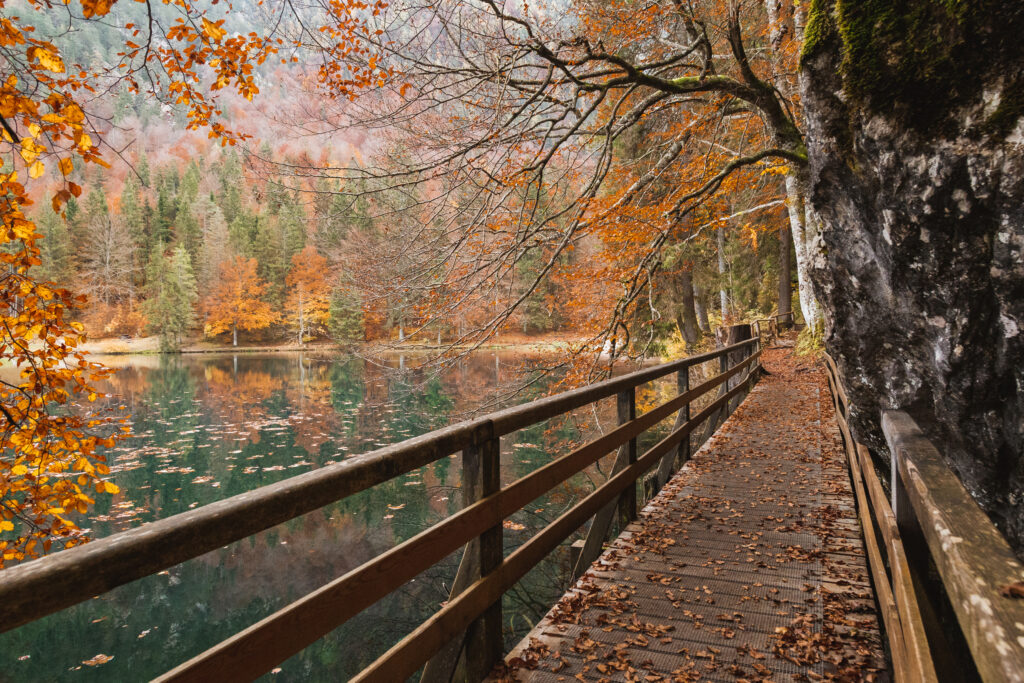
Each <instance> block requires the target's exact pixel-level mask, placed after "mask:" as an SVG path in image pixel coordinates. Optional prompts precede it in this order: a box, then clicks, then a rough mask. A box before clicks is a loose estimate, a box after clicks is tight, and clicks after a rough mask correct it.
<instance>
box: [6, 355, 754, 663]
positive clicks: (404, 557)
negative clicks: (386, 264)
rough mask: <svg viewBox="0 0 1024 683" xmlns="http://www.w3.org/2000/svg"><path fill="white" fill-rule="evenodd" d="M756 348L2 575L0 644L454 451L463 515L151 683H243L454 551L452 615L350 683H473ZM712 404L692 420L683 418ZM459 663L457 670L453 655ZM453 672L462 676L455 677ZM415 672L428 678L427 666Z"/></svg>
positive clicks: (603, 385)
mask: <svg viewBox="0 0 1024 683" xmlns="http://www.w3.org/2000/svg"><path fill="white" fill-rule="evenodd" d="M760 356H761V339H760V338H753V339H749V340H746V341H743V342H740V343H737V344H734V345H731V346H728V347H725V348H721V349H718V350H716V351H713V352H710V353H705V354H702V355H698V356H691V357H689V358H684V359H681V360H678V361H674V362H672V363H667V364H664V365H660V366H657V367H652V368H646V369H643V370H640V371H638V372H634V373H631V374H627V375H623V376H620V377H615V378H613V379H609V380H606V381H603V382H599V383H596V384H593V385H590V386H587V387H583V388H581V389H577V390H575V391H569V392H565V393H562V394H559V395H556V396H552V397H549V398H545V399H541V400H538V401H533V402H531V403H527V404H524V405H520V406H516V407H513V408H509V409H507V410H502V411H500V412H496V413H492V414H490V415H487V416H485V417H482V418H479V419H475V420H471V421H468V422H463V423H461V424H458V425H454V426H451V427H447V428H444V429H440V430H437V431H434V432H431V433H429V434H425V435H422V436H419V437H416V438H413V439H409V440H407V441H404V442H402V443H399V444H395V445H392V446H387V447H385V448H381V449H379V450H376V451H373V452H370V453H366V454H364V455H360V456H356V457H353V458H350V459H348V460H346V461H344V462H341V463H337V464H335V465H330V466H327V467H324V468H321V469H319V470H315V471H312V472H307V473H305V474H302V475H299V476H296V477H292V478H289V479H286V480H284V481H281V482H278V483H275V484H271V485H269V486H265V487H262V488H259V489H255V490H253V491H249V492H247V493H242V494H239V495H236V496H232V497H231V498H227V499H225V500H222V501H218V502H216V503H212V504H210V505H206V506H203V507H200V508H197V509H195V510H190V511H188V512H184V513H181V514H178V515H175V516H173V517H168V518H167V519H163V520H159V521H156V522H152V523H149V524H144V525H142V526H140V527H138V528H135V529H131V530H128V531H124V532H121V533H118V534H115V535H113V536H109V537H107V538H102V539H99V540H96V541H94V542H92V543H89V544H86V545H83V546H79V547H76V548H72V549H70V550H65V551H62V552H59V553H56V554H54V555H51V556H48V557H45V558H43V559H40V560H36V561H33V562H29V563H26V564H23V565H19V566H16V567H13V568H10V569H6V570H4V571H3V572H0V632H2V631H6V630H10V629H12V628H16V627H18V626H20V625H23V624H25V623H28V622H30V621H33V620H36V619H39V618H41V617H43V616H45V615H47V614H51V613H53V612H56V611H58V610H61V609H64V608H66V607H69V606H71V605H74V604H76V603H79V602H82V601H84V600H87V599H89V598H92V597H93V596H95V595H98V594H100V593H104V592H106V591H109V590H111V589H113V588H115V587H117V586H120V585H123V584H125V583H128V582H130V581H134V580H136V579H139V578H142V577H145V576H148V575H151V574H155V573H157V572H159V571H162V570H164V569H166V568H168V567H171V566H173V565H175V564H178V563H180V562H184V561H186V560H189V559H192V558H195V557H198V556H199V555H202V554H203V553H206V552H208V551H210V550H214V549H217V548H220V547H222V546H224V545H226V544H228V543H231V542H234V541H238V540H241V539H243V538H246V537H248V536H251V535H252V534H255V533H257V532H260V531H263V530H265V529H268V528H270V527H272V526H274V525H277V524H280V523H282V522H286V521H288V520H290V519H294V518H296V517H298V516H300V515H303V514H306V513H308V512H312V511H314V510H316V509H318V508H321V507H323V506H325V505H328V504H330V503H333V502H336V501H338V500H341V499H343V498H345V497H347V496H351V495H353V494H355V493H358V492H359V491H363V490H365V489H368V488H370V487H372V486H374V485H377V484H380V483H382V482H384V481H387V480H389V479H392V478H394V477H397V476H399V475H401V474H404V473H407V472H410V471H412V470H414V469H417V468H419V467H422V466H424V465H426V464H428V463H431V462H433V461H436V460H439V459H441V458H444V457H447V456H449V455H450V454H453V453H455V452H458V451H461V452H462V462H463V496H464V501H463V502H464V505H463V508H462V509H461V510H460V511H458V512H456V513H455V514H453V515H451V516H449V517H448V518H446V519H445V520H444V521H442V522H440V523H438V524H436V525H434V526H432V527H430V528H428V529H426V530H425V531H423V532H421V533H419V534H418V535H416V536H414V537H412V538H410V539H409V540H407V541H405V542H403V543H401V544H399V545H397V546H395V547H394V548H392V549H391V550H389V551H387V552H385V553H383V554H381V555H379V556H377V557H375V558H373V559H372V560H370V561H368V562H366V563H364V564H362V565H360V566H359V567H357V568H355V569H353V570H352V571H350V572H348V573H347V574H345V575H344V576H341V577H340V578H338V579H336V580H334V581H332V582H330V583H328V584H326V585H325V586H322V587H321V588H319V589H317V590H315V591H313V592H311V593H309V594H307V595H305V596H304V597H302V598H300V599H298V600H296V601H295V602H293V603H291V604H290V605H288V606H286V607H284V608H283V609H281V610H278V611H277V612H275V613H274V614H272V615H270V616H268V617H266V618H265V619H263V620H262V621H259V622H258V623H256V624H253V625H252V626H250V627H249V628H247V629H245V630H243V631H241V632H239V633H237V634H235V635H234V636H232V637H230V638H228V639H227V640H225V641H223V642H221V643H220V644H218V645H216V646H214V647H212V648H210V649H209V650H207V651H206V652H204V653H202V654H200V655H198V656H196V657H194V658H193V659H191V660H189V661H187V662H185V663H183V664H182V665H180V666H178V667H177V668H175V669H173V670H172V671H169V672H168V673H166V674H164V675H163V676H162V677H160V678H159V679H158V680H161V681H185V680H189V681H191V680H217V681H223V680H247V679H253V678H255V677H257V676H259V675H261V674H263V673H265V672H267V671H270V670H271V669H272V668H274V667H275V666H277V665H278V664H280V663H281V662H283V661H284V660H286V659H288V658H289V657H291V656H292V655H294V654H296V653H297V652H299V651H301V650H302V649H304V648H305V647H307V646H308V645H310V644H312V643H313V642H315V641H316V640H318V639H319V638H321V637H322V636H324V635H325V634H327V633H328V632H330V631H332V630H333V629H335V628H337V627H338V626H340V625H341V624H343V623H345V622H346V621H347V620H349V619H350V618H352V617H353V616H355V615H356V614H358V613H359V612H361V611H362V610H364V609H366V608H367V607H369V606H371V605H373V604H374V603H375V602H377V601H378V600H380V599H382V598H383V597H385V596H386V595H388V594H389V593H391V592H392V591H394V590H396V589H397V588H399V587H400V586H402V585H403V584H404V583H405V582H407V581H409V580H410V579H412V578H414V577H415V576H417V575H418V574H420V573H421V572H423V571H425V570H427V569H429V568H430V567H432V566H433V565H435V564H437V563H438V562H440V561H442V560H443V559H444V558H446V557H448V556H449V555H451V554H452V553H453V552H455V551H457V550H458V549H459V548H460V547H463V546H465V551H464V553H463V558H462V562H461V564H460V566H459V570H458V575H457V578H456V580H455V582H454V586H453V589H452V595H451V598H450V600H449V601H448V602H447V603H446V604H445V606H444V607H442V608H441V609H440V611H438V612H437V613H435V614H434V615H433V616H431V617H430V618H429V619H427V620H426V621H425V622H424V623H423V624H422V625H420V626H419V627H418V628H417V629H415V630H414V631H413V632H412V633H411V634H409V635H408V636H407V637H405V638H404V639H403V640H401V641H400V642H399V643H398V644H397V645H395V646H394V647H392V648H391V649H390V650H389V651H388V652H386V653H385V654H384V655H382V656H381V657H380V658H379V659H377V661H375V662H374V663H373V664H371V665H370V666H369V667H368V668H367V669H365V670H364V671H363V672H362V673H360V674H359V675H358V676H357V677H356V678H355V679H353V680H359V681H387V682H389V683H390V682H393V681H401V680H406V679H407V678H408V677H409V676H411V675H412V674H414V673H415V672H416V671H417V670H419V669H420V668H421V667H423V668H424V678H426V679H428V680H445V681H447V680H450V679H451V677H452V672H453V671H454V669H455V667H456V666H459V667H460V670H461V672H462V674H463V676H464V677H465V678H468V679H470V680H478V679H480V678H482V677H483V676H484V675H486V674H487V673H488V672H489V671H490V669H491V668H492V667H493V666H494V664H496V663H497V662H498V660H499V659H500V658H501V655H502V647H503V639H502V634H501V624H502V618H501V597H502V595H503V594H504V593H505V591H507V590H508V589H509V588H511V587H512V586H513V585H514V584H515V583H516V582H517V581H519V580H520V579H521V578H522V577H523V576H524V575H525V574H526V573H527V572H528V571H529V570H530V569H532V568H533V567H535V566H536V565H537V564H538V563H539V562H540V561H541V560H542V559H543V558H544V557H545V556H547V555H548V554H549V553H551V552H552V551H553V550H554V549H555V548H557V547H558V546H559V545H560V544H562V543H563V542H564V541H565V540H566V539H567V538H569V537H570V536H571V535H572V534H574V533H575V532H576V531H577V530H578V529H580V528H581V527H583V526H584V525H586V523H587V522H588V520H591V519H592V520H593V521H592V523H591V524H590V526H589V530H588V534H587V537H586V540H585V542H584V547H583V549H582V552H581V553H580V557H579V560H578V562H577V567H576V570H577V572H578V571H580V570H581V569H582V568H585V567H586V566H587V565H589V563H590V562H591V561H592V560H593V559H594V558H596V557H597V555H598V554H599V553H600V551H601V547H602V545H603V543H604V542H605V541H606V538H607V536H608V533H609V530H610V529H611V528H612V522H613V520H614V518H615V517H616V513H618V516H619V517H620V518H621V520H622V521H628V520H631V519H634V518H635V517H636V514H637V500H636V488H637V486H636V482H637V481H638V479H640V478H641V477H643V476H644V474H645V473H646V472H648V471H649V470H655V475H654V478H655V482H656V487H657V488H660V486H661V485H663V484H664V482H665V481H666V480H667V479H668V478H669V476H670V475H671V473H672V472H673V471H674V470H675V469H676V468H677V467H679V466H680V465H681V464H682V463H683V462H685V461H686V460H687V459H688V458H689V456H690V447H691V439H690V435H691V434H695V433H696V432H697V429H698V427H700V426H701V425H702V424H704V423H707V426H706V429H705V430H704V433H703V437H704V438H706V437H707V436H709V435H710V433H711V432H712V431H713V430H714V429H715V428H716V426H717V425H718V424H719V423H720V422H721V421H722V420H723V419H724V417H725V416H727V415H728V414H729V412H731V410H732V409H733V407H734V405H735V404H736V403H737V402H738V401H740V400H742V395H741V394H742V393H743V392H745V391H747V390H749V388H750V387H751V386H752V385H753V383H754V382H756V381H757V378H758V376H759V373H760V370H761V365H760V360H759V359H760ZM716 359H717V360H718V361H719V364H720V365H719V367H720V373H719V374H718V375H717V376H715V377H713V378H712V379H709V380H706V381H704V382H701V383H700V384H699V385H697V386H695V387H693V388H691V387H690V372H689V371H690V368H692V367H694V366H697V365H700V364H702V363H706V362H708V361H713V360H716ZM672 374H675V375H676V378H677V387H678V392H679V393H678V395H677V396H675V397H674V398H673V399H671V400H669V401H667V402H665V403H663V404H661V405H659V406H657V407H656V408H653V409H651V410H649V411H647V412H646V413H644V414H642V415H637V414H636V402H635V392H636V388H637V387H638V386H640V385H643V384H646V383H648V382H651V381H653V380H656V379H659V378H662V377H666V376H669V375H672ZM716 389H717V393H716V395H715V396H714V397H713V400H711V401H710V403H709V404H708V405H707V406H705V407H704V408H703V409H701V410H700V411H699V412H698V413H697V414H696V415H692V416H691V415H690V406H691V403H693V402H694V401H695V400H696V399H698V398H700V397H702V396H704V395H705V394H707V393H708V392H711V391H713V390H716ZM613 396H614V397H616V401H617V406H618V422H619V425H618V426H617V427H616V428H615V429H613V430H611V431H609V432H608V433H606V434H604V435H603V436H601V437H600V438H597V439H595V440H594V441H591V442H589V443H586V444H584V445H582V446H580V447H578V448H576V449H575V450H573V451H571V452H570V453H567V454H565V455H563V456H561V457H557V458H553V459H552V460H551V462H549V463H548V464H546V465H544V466H542V467H540V468H538V469H537V470H535V471H533V472H532V473H530V474H528V475H527V476H525V477H522V478H521V479H518V480H516V481H514V482H512V483H511V484H508V485H505V486H502V485H501V482H500V478H499V465H500V451H501V449H500V439H501V438H502V437H503V436H505V435H508V434H512V433H513V432H515V431H517V430H519V429H523V428H524V427H528V426H530V425H534V424H536V423H538V422H541V421H543V420H547V419H550V418H552V417H556V416H559V415H563V414H565V413H567V412H568V411H571V410H574V409H576V408H580V407H582V406H586V405H589V404H592V403H594V402H596V401H599V400H601V399H604V398H610V397H613ZM674 414H675V415H676V419H675V423H674V425H673V428H672V430H671V432H670V433H669V434H668V436H666V437H664V438H663V439H662V440H661V441H659V442H658V443H657V444H656V445H654V446H653V447H651V448H650V449H649V450H647V451H646V452H645V453H643V454H638V453H637V437H638V436H639V435H641V434H642V433H644V432H646V431H647V430H649V429H651V428H652V427H654V426H655V425H657V424H658V423H660V422H661V421H663V420H666V419H667V418H671V417H672V416H673V415H674ZM616 449H617V451H618V454H617V457H616V460H615V464H614V466H613V469H612V472H611V474H610V475H609V477H608V479H607V481H605V482H604V483H603V484H601V485H600V486H599V487H597V488H596V489H595V490H594V491H593V492H592V493H590V494H589V495H587V496H586V497H585V498H584V499H583V500H581V501H579V502H578V503H577V504H576V505H575V506H574V507H572V508H571V509H569V510H568V511H567V512H565V513H563V514H562V515H561V516H559V517H558V518H557V519H556V520H554V521H553V522H552V523H551V524H549V525H548V526H546V527H544V528H543V529H542V530H541V531H539V532H538V533H537V534H536V535H535V536H533V537H532V538H531V539H529V540H528V541H527V542H526V543H524V544H523V545H521V546H520V547H519V548H517V549H516V550H515V551H513V552H512V553H511V554H509V555H508V557H504V556H503V550H502V522H503V520H504V519H505V518H507V517H509V516H510V515H512V514H513V513H514V512H516V511H517V510H519V509H520V508H522V507H523V506H524V505H527V504H528V503H530V502H531V501H533V500H535V499H536V498H538V497H540V496H541V495H543V494H545V493H546V492H548V491H550V490H551V489H552V488H554V487H555V486H557V485H559V484H560V483H562V482H564V481H566V480H567V479H568V478H569V477H571V476H573V475H575V474H577V473H578V472H580V471H582V470H583V469H584V468H586V467H588V466H590V465H592V464H594V463H596V462H597V461H598V460H599V459H600V458H602V457H604V456H605V455H607V454H610V453H612V452H613V451H616ZM463 653H464V654H463ZM460 659H461V664H460ZM424 665H426V666H424Z"/></svg>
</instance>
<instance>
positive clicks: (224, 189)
mask: <svg viewBox="0 0 1024 683" xmlns="http://www.w3.org/2000/svg"><path fill="white" fill-rule="evenodd" d="M242 196H243V193H242V163H241V161H240V160H239V158H238V152H237V151H235V150H233V149H232V150H230V151H228V152H227V153H225V154H224V157H223V161H222V162H221V166H220V199H219V204H220V210H221V212H223V214H224V220H225V221H227V223H228V225H232V224H233V223H234V222H235V219H236V218H238V216H240V215H241V213H242Z"/></svg>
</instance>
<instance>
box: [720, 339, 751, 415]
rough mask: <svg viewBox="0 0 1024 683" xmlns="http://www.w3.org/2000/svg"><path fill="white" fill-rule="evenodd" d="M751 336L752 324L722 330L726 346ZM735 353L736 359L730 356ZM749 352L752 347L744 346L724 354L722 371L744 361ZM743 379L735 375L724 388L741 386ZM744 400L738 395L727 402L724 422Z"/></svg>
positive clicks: (723, 412)
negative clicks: (739, 349) (737, 350)
mask: <svg viewBox="0 0 1024 683" xmlns="http://www.w3.org/2000/svg"><path fill="white" fill-rule="evenodd" d="M750 336H751V331H750V325H730V326H729V327H726V328H725V329H723V330H722V337H723V342H724V344H725V346H732V345H733V344H739V343H740V342H741V341H746V340H747V339H750ZM734 353H735V355H736V358H735V359H734V358H731V357H730V356H732V355H733V354H734ZM749 353H750V349H749V348H744V349H743V350H741V351H739V352H735V351H734V352H732V353H725V354H722V356H721V360H720V362H721V371H722V372H726V371H728V370H729V369H731V368H732V367H733V366H734V365H736V364H737V363H739V362H740V361H742V360H743V359H744V358H746V357H747V355H749ZM743 380H744V378H743V377H742V376H737V377H734V378H732V379H730V380H729V381H728V382H726V386H725V387H724V388H725V389H726V390H729V389H732V388H733V387H736V386H739V384H740V382H742V381H743ZM742 400H743V397H742V396H737V397H736V398H734V399H732V400H730V401H728V402H727V405H726V406H725V407H724V409H723V410H722V421H723V422H724V421H725V419H726V418H728V417H729V416H730V415H732V412H733V410H735V409H736V406H738V405H739V404H740V402H741V401H742Z"/></svg>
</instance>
